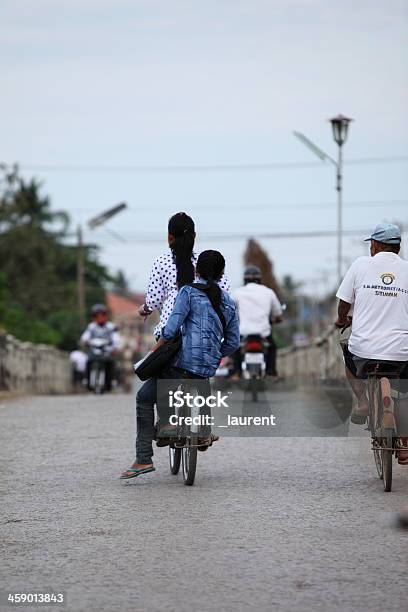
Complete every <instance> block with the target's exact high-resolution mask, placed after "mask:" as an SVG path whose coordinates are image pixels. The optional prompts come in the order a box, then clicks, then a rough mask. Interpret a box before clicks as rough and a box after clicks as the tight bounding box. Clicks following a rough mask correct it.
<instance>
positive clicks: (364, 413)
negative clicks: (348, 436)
mask: <svg viewBox="0 0 408 612" xmlns="http://www.w3.org/2000/svg"><path fill="white" fill-rule="evenodd" d="M367 417H368V402H367V400H366V399H365V400H361V401H359V402H358V405H357V406H355V407H354V408H353V410H352V411H351V415H350V420H351V422H352V423H354V424H355V425H364V423H365V422H366V420H367Z"/></svg>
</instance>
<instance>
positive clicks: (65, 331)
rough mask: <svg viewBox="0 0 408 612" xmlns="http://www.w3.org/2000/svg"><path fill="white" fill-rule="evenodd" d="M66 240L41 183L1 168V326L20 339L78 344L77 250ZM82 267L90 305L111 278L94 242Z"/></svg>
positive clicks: (60, 214) (65, 228) (63, 218)
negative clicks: (99, 257)
mask: <svg viewBox="0 0 408 612" xmlns="http://www.w3.org/2000/svg"><path fill="white" fill-rule="evenodd" d="M69 238H70V234H69V216H68V214H67V213H66V212H64V211H54V210H53V209H52V208H51V203H50V199H49V198H48V197H47V196H44V195H42V187H41V184H40V183H38V182H37V181H36V180H34V179H32V180H30V181H28V182H27V181H25V180H24V179H23V178H21V177H20V176H19V174H18V169H17V168H16V167H14V168H13V169H12V170H11V171H8V170H7V168H4V167H3V168H0V274H1V277H0V278H1V284H0V324H1V325H2V326H3V327H4V328H5V329H6V330H7V331H9V332H10V333H13V334H14V335H16V336H17V337H19V338H21V339H23V340H31V341H33V342H46V343H51V344H56V345H58V346H60V347H61V348H66V349H70V348H73V347H74V346H75V344H76V342H77V338H78V335H79V332H80V329H79V321H78V313H77V298H76V261H77V251H76V247H75V246H72V245H69V244H66V242H67V241H68V240H69ZM84 266H85V282H86V287H87V294H86V305H87V307H88V308H90V307H91V305H92V304H93V303H95V302H103V301H104V298H105V287H106V286H107V284H109V283H111V282H113V279H112V277H111V275H110V274H109V272H108V270H107V269H106V267H105V266H103V265H102V264H101V263H100V262H99V259H98V248H97V247H96V246H95V245H85V247H84ZM2 292H3V293H2ZM4 294H7V296H8V297H7V300H6V307H5V306H4ZM2 296H3V297H2ZM2 301H3V302H2Z"/></svg>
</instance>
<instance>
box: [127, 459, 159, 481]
mask: <svg viewBox="0 0 408 612" xmlns="http://www.w3.org/2000/svg"><path fill="white" fill-rule="evenodd" d="M155 469H156V468H155V467H154V466H153V463H137V461H135V462H134V464H133V465H132V467H130V468H129V469H128V470H126V472H122V474H121V475H120V478H121V480H126V479H129V478H136V476H140V475H141V474H148V473H149V472H154V471H155Z"/></svg>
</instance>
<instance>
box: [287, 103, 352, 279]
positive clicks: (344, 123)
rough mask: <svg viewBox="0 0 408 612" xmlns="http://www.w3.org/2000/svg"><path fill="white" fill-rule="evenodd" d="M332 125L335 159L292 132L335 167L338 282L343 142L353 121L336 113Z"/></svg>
mask: <svg viewBox="0 0 408 612" xmlns="http://www.w3.org/2000/svg"><path fill="white" fill-rule="evenodd" d="M329 121H330V123H331V125H332V130H333V139H334V141H335V142H336V144H337V145H338V155H337V161H336V160H335V159H333V157H331V156H330V155H328V154H327V153H325V152H324V151H322V150H321V149H320V148H319V147H318V146H316V145H315V144H314V143H313V142H312V141H311V140H309V139H308V138H306V136H304V135H303V134H301V133H300V132H294V134H295V136H296V137H297V138H298V139H299V140H300V141H301V142H302V143H303V144H304V145H306V146H307V147H308V149H310V150H311V151H313V153H314V154H315V155H317V156H318V157H319V158H320V159H321V160H322V161H330V162H331V163H332V164H334V166H335V167H336V191H337V277H338V282H339V284H340V282H341V280H342V276H343V274H342V268H343V265H342V262H343V144H344V143H345V142H346V140H347V135H348V128H349V125H350V123H351V121H353V119H350V118H349V117H345V116H344V115H337V117H333V118H332V119H330V120H329Z"/></svg>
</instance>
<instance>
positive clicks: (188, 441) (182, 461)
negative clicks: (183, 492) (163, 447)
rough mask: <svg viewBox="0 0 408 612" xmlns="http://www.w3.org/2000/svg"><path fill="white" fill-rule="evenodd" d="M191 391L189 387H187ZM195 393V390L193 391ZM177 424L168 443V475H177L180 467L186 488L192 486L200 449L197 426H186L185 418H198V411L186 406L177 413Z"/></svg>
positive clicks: (198, 427) (195, 408)
mask: <svg viewBox="0 0 408 612" xmlns="http://www.w3.org/2000/svg"><path fill="white" fill-rule="evenodd" d="M189 390H191V385H189ZM195 392H196V393H197V389H195ZM177 416H178V417H179V418H178V424H177V429H176V431H175V435H174V437H173V438H171V439H170V442H169V463H170V473H171V474H173V475H177V474H178V473H179V471H180V466H181V467H182V473H183V481H184V484H185V485H187V486H192V485H193V484H194V480H195V476H196V470H197V452H198V449H199V448H202V446H203V445H202V444H199V429H200V426H199V425H197V424H194V422H193V424H191V425H186V424H185V419H186V417H192V418H193V419H194V418H195V417H198V416H200V409H199V408H197V407H195V406H194V405H193V407H192V408H189V407H188V406H187V405H186V404H184V405H183V407H182V408H180V409H179V410H178V411H177Z"/></svg>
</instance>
